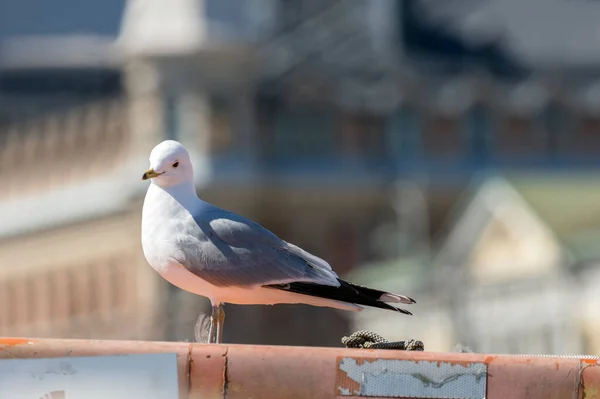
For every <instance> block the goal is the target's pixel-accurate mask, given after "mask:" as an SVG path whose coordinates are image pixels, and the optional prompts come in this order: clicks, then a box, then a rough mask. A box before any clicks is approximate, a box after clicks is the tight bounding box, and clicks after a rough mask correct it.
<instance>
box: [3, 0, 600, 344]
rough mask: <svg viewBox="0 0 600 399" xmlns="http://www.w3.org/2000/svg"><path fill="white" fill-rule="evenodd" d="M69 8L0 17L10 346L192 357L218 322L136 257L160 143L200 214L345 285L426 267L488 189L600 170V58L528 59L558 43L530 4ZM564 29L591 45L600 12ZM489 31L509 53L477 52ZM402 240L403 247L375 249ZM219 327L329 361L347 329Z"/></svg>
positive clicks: (304, 319) (28, 5) (593, 10)
mask: <svg viewBox="0 0 600 399" xmlns="http://www.w3.org/2000/svg"><path fill="white" fill-rule="evenodd" d="M75 3H77V2H74V1H73V0H61V6H60V7H59V6H58V5H56V3H53V4H52V5H50V4H49V3H48V4H47V3H46V2H43V1H40V0H27V1H19V2H17V1H12V2H8V3H7V4H6V5H3V7H4V8H3V10H4V11H3V12H2V16H0V129H1V130H0V140H1V142H2V144H1V147H0V148H1V149H0V164H1V166H0V175H1V176H2V178H3V180H4V181H5V183H6V186H5V189H4V190H3V191H2V192H1V193H0V195H1V196H2V197H1V199H0V200H1V201H2V204H1V206H0V220H2V224H1V225H0V235H1V236H2V242H1V243H0V265H2V268H1V269H0V276H1V279H2V282H1V284H3V287H6V289H3V290H1V292H2V294H0V295H3V297H2V300H1V301H2V303H9V304H11V305H12V304H13V303H14V304H15V306H14V309H15V310H14V311H11V312H8V313H6V314H4V315H2V316H0V334H3V335H6V334H20V335H38V336H42V335H53V336H92V337H98V338H99V337H113V338H144V339H159V338H160V339H189V338H191V331H192V326H193V324H194V322H195V319H196V316H197V313H198V312H199V311H200V310H202V309H206V304H205V303H204V302H201V301H198V300H197V299H195V298H194V297H192V296H190V295H187V294H185V293H182V292H180V291H179V290H178V289H175V288H173V287H170V286H169V285H168V284H166V283H165V282H163V281H162V280H161V279H160V278H159V277H158V276H156V275H155V274H154V272H153V271H152V270H150V268H149V267H148V266H147V265H146V262H145V260H144V259H143V256H142V253H141V247H140V244H139V224H140V215H141V200H142V198H143V193H144V189H145V184H143V183H142V182H140V181H139V177H140V173H141V172H143V171H144V170H145V167H146V166H147V156H148V153H149V151H150V149H151V148H152V147H153V146H154V145H155V144H156V143H157V142H159V141H161V140H163V139H165V138H173V139H177V140H179V141H181V142H182V143H184V144H185V145H186V146H187V147H188V148H190V149H191V152H192V157H193V159H194V160H195V162H196V175H197V185H198V189H199V192H200V193H201V195H202V196H203V198H205V199H206V200H208V201H212V202H215V203H217V204H218V205H220V206H222V207H225V208H227V209H231V210H234V211H237V212H240V213H242V214H244V215H245V216H248V217H250V218H253V219H254V220H256V221H258V222H260V223H262V224H264V225H265V226H267V227H268V228H270V229H271V230H273V231H274V232H275V233H277V234H279V235H281V236H282V237H284V238H285V239H286V240H288V241H292V242H294V243H296V244H298V245H300V246H302V247H303V248H305V249H307V250H309V251H313V252H315V253H316V254H318V255H320V256H322V257H325V258H326V259H328V260H329V261H330V263H332V264H333V265H334V267H335V268H336V270H339V271H340V273H341V274H344V273H346V272H349V271H350V270H351V269H353V268H354V267H355V266H356V265H358V264H360V263H362V262H363V261H366V260H369V259H377V258H381V257H383V256H384V255H387V254H388V252H389V251H391V252H393V253H396V252H398V251H399V250H407V251H408V250H409V249H413V250H415V252H418V251H416V250H419V251H420V250H422V249H423V248H425V249H426V248H429V246H430V242H431V241H432V240H433V241H435V240H436V237H438V233H439V232H440V231H441V229H442V226H444V225H445V224H444V221H445V218H446V215H447V213H448V211H449V209H452V205H453V204H454V202H455V201H456V200H457V198H458V196H459V194H460V193H461V192H462V190H463V189H464V187H466V185H467V182H468V181H469V179H470V177H471V176H472V175H473V173H475V172H477V171H478V170H481V169H488V168H491V169H502V170H520V169H523V168H526V169H536V170H548V169H552V170H553V169H568V170H588V169H590V168H597V167H598V166H599V162H600V161H598V158H597V157H596V153H597V151H598V150H599V149H600V139H599V138H598V137H597V134H596V129H598V127H599V126H600V124H599V123H600V117H599V116H598V114H597V110H598V106H599V105H600V95H599V93H600V91H598V87H599V86H598V81H597V78H598V72H597V71H598V66H600V59H597V54H599V52H598V51H597V50H599V49H596V48H593V44H591V43H593V41H589V40H588V41H585V45H583V44H582V45H581V46H580V47H578V48H577V52H575V51H574V50H571V51H572V52H570V53H566V51H567V50H568V49H571V47H567V46H566V45H563V46H562V47H561V46H560V43H564V42H561V41H560V40H558V39H557V40H555V41H553V45H554V46H555V47H554V48H552V49H548V46H547V44H546V41H544V43H539V42H538V41H536V38H539V37H544V35H546V34H547V33H548V25H547V24H546V23H532V22H531V20H529V24H527V25H524V24H523V23H520V22H519V23H517V22H515V23H513V22H514V21H522V19H523V15H526V14H524V12H525V11H526V10H529V9H535V7H536V4H537V2H536V1H533V0H530V1H528V2H523V1H521V2H512V1H502V2H499V3H501V6H500V5H499V6H494V7H492V6H485V7H483V6H481V7H479V8H471V9H469V12H462V13H456V12H452V8H447V9H446V10H447V11H448V12H446V13H444V12H442V11H443V10H442V9H439V8H434V7H433V6H431V5H430V4H429V3H431V2H428V1H414V0H404V1H394V0H380V1H366V0H343V1H340V0H337V1H335V0H287V1H284V0H246V1H244V2H239V1H236V0H177V1H171V2H164V1H159V0H147V1H144V2H141V1H133V0H132V1H129V2H127V3H126V5H124V3H123V2H121V1H117V0H110V1H105V2H102V3H98V4H94V5H93V7H92V6H90V7H88V6H86V7H85V8H84V7H82V6H81V5H79V3H77V4H75ZM452 3H454V6H455V7H463V8H464V7H466V6H465V4H466V3H465V2H464V1H453V2H452ZM523 4H524V5H523ZM482 7H483V8H482ZM523 7H526V10H525V11H524V8H523ZM527 7H529V8H527ZM538 7H541V6H539V5H538ZM561 7H563V6H562V5H560V4H558V3H556V4H554V3H552V4H550V5H547V6H544V7H543V10H544V12H545V13H547V14H548V17H547V18H548V20H552V18H555V19H556V18H562V17H563V16H564V15H566V14H565V11H564V10H563V9H562V8H561ZM570 7H571V8H569V10H568V11H569V13H571V14H568V15H575V16H577V15H582V16H583V14H585V15H587V16H586V17H585V18H584V19H581V20H578V19H576V18H575V17H574V16H573V17H572V18H571V19H570V20H572V23H573V24H577V26H578V27H579V30H577V31H575V30H573V32H574V33H573V35H575V34H581V32H584V31H585V32H587V33H589V34H590V35H592V36H590V37H593V34H594V32H595V30H596V29H598V27H597V24H596V23H595V22H594V21H595V19H593V18H591V17H590V16H592V15H593V16H595V17H600V7H599V6H598V5H596V4H592V3H590V4H589V5H586V6H585V7H586V8H585V9H583V8H582V7H583V6H582V5H580V4H572V5H571V6H570ZM59 8H60V9H64V10H69V12H68V13H66V12H65V13H60V15H59V14H58V13H57V11H56V10H58V9H59ZM455 9H458V8H455ZM50 15H52V16H53V17H51V18H50V17H48V16H50ZM489 21H492V22H494V24H496V25H495V26H498V25H500V26H508V27H510V30H509V31H508V32H509V34H507V35H506V37H503V36H498V34H497V33H495V32H487V33H486V35H485V37H486V38H487V42H485V43H481V42H478V43H473V39H474V38H475V37H483V36H482V35H481V34H480V33H481V32H480V31H478V29H480V28H481V27H482V26H486V27H489V26H491V25H493V24H491V23H488V22H489ZM503 24H504V25H503ZM550 26H552V25H550ZM526 28H527V29H526ZM565 34H566V33H565ZM569 34H570V33H569ZM567 43H568V41H567ZM524 45H525V47H523V46H524ZM519 46H521V47H519ZM544 46H545V47H544ZM561 54H562V55H563V56H562V58H560V55H561ZM550 55H552V57H550ZM553 57H554V58H553ZM567 61H568V62H567ZM397 181H400V182H404V183H401V184H400V188H399V189H397V187H396V184H397V183H396V182H397ZM398 204H399V205H398ZM396 220H397V221H398V224H399V226H400V227H401V231H402V232H404V233H401V235H400V237H399V238H398V240H400V239H401V240H403V241H402V242H403V244H402V246H400V245H399V244H398V245H397V243H395V242H393V241H390V240H389V239H388V240H387V243H383V244H382V240H379V241H378V240H376V239H374V238H373V237H389V235H388V234H385V229H384V230H382V229H381V225H382V224H383V223H388V222H396ZM382 231H383V232H384V233H383V235H380V236H378V235H377V234H378V233H377V232H380V233H381V232H382ZM392 237H394V239H395V237H397V235H393V236H392ZM375 241H377V242H375ZM383 241H385V240H383ZM390 248H391V249H390ZM25 254H26V255H25ZM456 267H459V265H458V264H457V265H456ZM30 298H33V299H31V300H29V299H30ZM227 312H228V321H227V323H228V326H229V328H227V329H226V330H225V331H226V336H225V339H226V340H227V341H229V342H246V343H254V342H256V343H267V342H268V343H293V344H310V345H336V344H338V342H339V337H340V336H341V335H342V334H344V333H347V331H348V328H349V327H348V321H347V318H346V316H345V315H341V314H339V312H334V311H331V310H323V309H313V308H304V307H299V306H298V307H288V306H285V307H284V306H281V307H274V308H265V307H260V308H247V309H239V308H237V307H233V306H230V307H228V309H227ZM332 319H334V320H333V321H332ZM282 320H286V322H285V323H282ZM315 331H319V332H321V333H320V334H321V335H316V333H315ZM323 331H326V333H325V332H323Z"/></svg>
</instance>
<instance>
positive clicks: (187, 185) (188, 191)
mask: <svg viewBox="0 0 600 399" xmlns="http://www.w3.org/2000/svg"><path fill="white" fill-rule="evenodd" d="M150 189H151V190H157V191H159V192H160V191H162V192H164V193H166V194H168V195H170V196H171V197H173V199H175V200H176V201H177V202H179V203H180V204H181V206H183V207H184V208H185V209H187V210H188V211H189V212H190V213H193V212H194V210H195V209H196V208H197V207H198V206H199V205H200V204H201V203H202V202H203V201H202V200H201V199H200V198H198V194H197V193H196V187H195V186H194V183H193V182H182V183H179V184H175V185H173V186H166V187H161V186H159V185H158V184H155V183H152V184H150Z"/></svg>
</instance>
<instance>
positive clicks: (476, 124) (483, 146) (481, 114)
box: [465, 104, 492, 160]
mask: <svg viewBox="0 0 600 399" xmlns="http://www.w3.org/2000/svg"><path fill="white" fill-rule="evenodd" d="M465 124H466V126H465V130H466V137H467V140H468V143H469V153H470V156H471V158H474V159H478V160H482V159H485V158H486V157H487V156H488V153H489V150H490V141H491V136H492V120H491V115H490V112H489V110H488V109H487V108H486V107H484V106H483V105H481V104H477V105H475V106H473V107H471V108H470V109H469V110H468V111H467V113H466V121H465Z"/></svg>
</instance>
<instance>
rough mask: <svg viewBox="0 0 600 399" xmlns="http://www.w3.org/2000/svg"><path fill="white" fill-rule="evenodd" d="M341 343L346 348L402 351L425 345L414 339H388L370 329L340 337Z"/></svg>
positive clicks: (416, 349)
mask: <svg viewBox="0 0 600 399" xmlns="http://www.w3.org/2000/svg"><path fill="white" fill-rule="evenodd" d="M342 344H344V345H345V346H346V348H362V349H396V350H403V351H423V350H425V346H424V345H423V342H421V341H417V340H414V339H409V340H406V341H388V340H386V339H385V338H383V337H382V336H381V335H379V334H376V333H374V332H372V331H367V330H360V331H357V332H355V333H353V334H352V335H350V336H349V337H343V338H342Z"/></svg>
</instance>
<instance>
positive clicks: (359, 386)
mask: <svg viewBox="0 0 600 399" xmlns="http://www.w3.org/2000/svg"><path fill="white" fill-rule="evenodd" d="M142 353H176V354H177V363H178V376H179V387H180V397H181V398H190V399H192V398H194V399H195V398H229V399H237V398H254V399H269V398H290V399H292V398H310V399H321V398H323V399H325V398H338V399H345V398H357V397H370V398H399V397H412V398H444V397H445V398H482V399H483V398H487V399H525V398H527V399H542V398H544V399H547V398H556V399H558V398H569V399H573V398H576V399H583V398H585V399H599V398H600V367H599V363H598V362H599V361H598V360H597V359H588V358H578V357H571V358H565V357H537V356H509V355H486V354H463V353H434V352H405V351H396V350H366V349H338V348H304V347H284V346H251V345H207V344H190V343H183V342H180V343H166V342H137V341H133V342H130V341H89V340H60V339H40V340H37V339H21V338H4V339H0V359H13V358H53V357H75V356H102V355H116V354H142Z"/></svg>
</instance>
